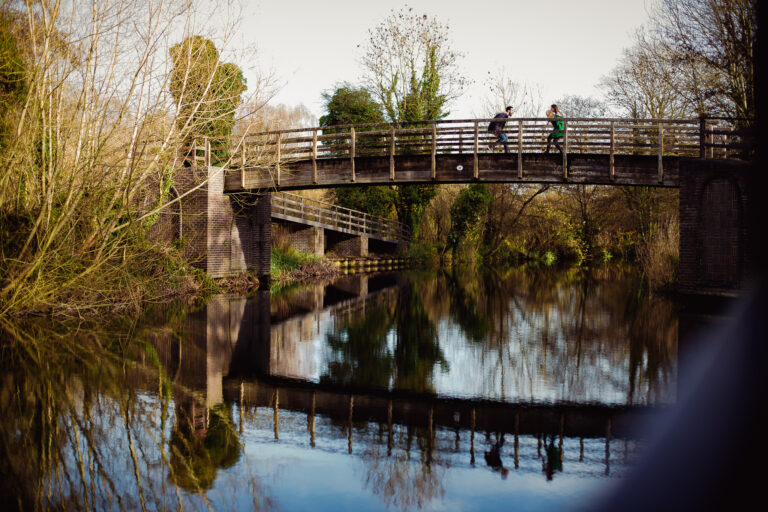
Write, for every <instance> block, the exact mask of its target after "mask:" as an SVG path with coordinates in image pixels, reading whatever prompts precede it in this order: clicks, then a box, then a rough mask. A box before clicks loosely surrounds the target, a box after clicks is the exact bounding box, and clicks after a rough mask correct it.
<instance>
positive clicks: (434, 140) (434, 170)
mask: <svg viewBox="0 0 768 512" xmlns="http://www.w3.org/2000/svg"><path fill="white" fill-rule="evenodd" d="M430 160H431V161H430V165H431V167H432V169H431V170H432V179H433V180H434V179H437V161H436V160H437V124H435V123H432V154H431V159H430Z"/></svg>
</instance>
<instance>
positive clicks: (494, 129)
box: [488, 107, 515, 153]
mask: <svg viewBox="0 0 768 512" xmlns="http://www.w3.org/2000/svg"><path fill="white" fill-rule="evenodd" d="M514 111H515V109H514V108H513V107H507V108H506V111H505V112H499V113H498V114H496V115H495V116H493V118H494V119H508V118H510V117H512V113H513V112H514ZM506 124H507V122H506V121H491V123H490V124H489V125H488V131H489V132H491V133H493V134H494V135H496V137H497V138H496V142H491V143H490V144H488V149H490V150H491V151H493V150H494V149H495V148H496V144H498V143H499V142H501V143H502V144H503V145H504V152H505V153H509V144H508V143H509V139H508V138H507V134H506V133H504V126H506Z"/></svg>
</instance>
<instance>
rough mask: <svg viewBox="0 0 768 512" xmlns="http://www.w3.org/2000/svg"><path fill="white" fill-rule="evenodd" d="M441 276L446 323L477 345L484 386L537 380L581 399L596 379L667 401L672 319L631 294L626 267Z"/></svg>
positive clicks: (522, 388) (658, 303)
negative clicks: (447, 304)
mask: <svg viewBox="0 0 768 512" xmlns="http://www.w3.org/2000/svg"><path fill="white" fill-rule="evenodd" d="M447 277H448V279H449V282H450V284H449V290H450V293H451V315H452V318H453V320H454V321H455V322H456V323H457V324H458V326H459V327H460V328H461V329H462V331H463V332H464V333H465V335H466V336H467V338H468V339H469V340H470V341H471V342H473V343H475V344H477V345H480V346H482V366H483V367H484V368H485V379H486V382H487V383H486V386H490V389H488V390H487V391H488V392H491V393H498V392H499V389H501V392H502V398H503V397H504V396H503V394H504V392H505V391H504V390H505V389H507V388H508V387H509V386H512V387H511V389H512V390H514V391H517V392H518V393H520V394H521V395H523V394H525V393H526V392H527V393H530V394H531V397H533V394H534V392H535V390H534V387H535V386H536V385H537V384H536V383H537V382H539V384H538V385H539V386H541V385H546V386H549V387H551V388H553V389H554V388H556V389H558V390H560V391H559V392H562V393H563V396H562V397H561V398H564V399H569V400H579V399H586V398H590V396H589V393H591V392H592V391H593V390H594V387H595V385H596V384H599V383H601V382H602V383H609V384H610V387H612V388H613V389H623V390H626V396H625V399H626V401H627V402H628V403H637V402H656V401H659V400H664V399H665V398H666V397H664V396H663V395H664V392H665V391H667V390H669V389H670V385H671V384H672V382H671V381H672V378H671V377H673V376H674V367H675V358H676V350H677V318H676V315H675V314H674V311H673V305H672V303H671V302H670V301H668V300H664V299H663V298H659V297H653V296H645V295H642V294H638V290H640V289H641V288H640V287H639V285H638V283H636V282H633V279H634V277H633V276H632V275H631V274H628V273H626V272H621V271H615V270H612V269H610V268H609V269H606V270H602V271H597V272H592V273H589V272H583V271H580V270H578V269H571V270H568V271H565V272H540V271H536V272H527V271H525V270H524V269H519V268H518V269H509V270H506V271H504V272H503V273H501V274H500V273H498V272H495V271H493V270H491V271H487V272H485V273H482V274H479V275H475V274H472V273H471V272H467V271H461V272H454V273H452V274H451V275H449V276H447ZM542 382H543V383H545V384H542ZM546 383H548V384H546Z"/></svg>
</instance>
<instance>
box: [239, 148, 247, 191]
mask: <svg viewBox="0 0 768 512" xmlns="http://www.w3.org/2000/svg"><path fill="white" fill-rule="evenodd" d="M240 144H241V145H242V147H241V148H240V154H241V156H242V159H243V168H242V169H240V185H241V187H242V188H243V189H245V164H246V162H247V161H248V158H247V155H246V149H245V137H243V140H241V141H240Z"/></svg>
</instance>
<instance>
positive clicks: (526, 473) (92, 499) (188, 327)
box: [0, 266, 679, 511]
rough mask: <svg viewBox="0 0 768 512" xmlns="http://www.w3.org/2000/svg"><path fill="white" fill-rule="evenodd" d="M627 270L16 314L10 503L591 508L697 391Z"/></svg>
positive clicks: (416, 278)
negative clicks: (647, 427)
mask: <svg viewBox="0 0 768 512" xmlns="http://www.w3.org/2000/svg"><path fill="white" fill-rule="evenodd" d="M678 316H679V315H678V307H677V305H676V304H675V303H674V301H673V300H672V299H670V298H667V297H664V296H660V295H651V294H648V293H646V292H644V291H643V288H642V285H641V282H640V279H639V277H638V276H637V275H636V273H634V272H632V271H631V270H628V269H623V268H621V267H618V266H608V267H604V268H600V269H596V270H592V271H589V272H587V271H583V270H580V269H575V268H572V269H560V270H557V269H551V268H547V269H537V270H532V269H525V268H517V269H503V270H500V269H496V270H485V271H476V270H470V269H457V270H453V271H443V272H437V273H434V272H433V273H427V272H382V273H376V274H366V275H347V276H344V277H343V278H341V279H339V280H337V281H336V282H334V283H330V284H326V285H316V286H305V287H297V288H294V289H291V290H288V291H286V292H284V293H281V294H280V295H279V296H270V294H269V293H268V292H259V293H256V294H255V295H254V296H252V297H250V298H245V297H234V296H216V297H214V298H213V299H212V300H211V301H210V302H208V303H207V304H206V305H205V306H203V307H190V306H178V305H177V306H173V307H165V308H159V309H158V310H157V311H154V312H153V313H152V314H146V315H143V316H142V317H141V318H138V319H125V318H121V319H114V320H110V319H105V320H104V321H103V322H100V323H99V325H95V326H94V325H91V324H88V325H87V326H86V325H85V324H78V325H73V324H68V325H66V326H53V325H48V324H42V323H41V322H34V323H33V322H27V323H25V324H24V325H11V324H7V323H5V324H3V325H2V329H0V336H2V338H3V340H2V347H3V352H2V359H0V361H1V362H0V364H2V370H3V379H2V381H1V382H0V407H1V409H0V413H1V414H2V415H3V419H2V423H1V424H0V425H2V427H0V434H2V439H3V445H2V450H3V452H4V453H1V454H0V455H2V457H0V458H2V460H3V467H2V474H3V476H4V478H2V484H0V492H1V493H2V497H3V498H5V499H6V501H7V500H8V499H10V500H12V501H16V502H17V503H19V504H21V505H22V506H23V507H24V508H31V507H34V506H35V505H43V506H45V507H52V508H60V507H61V508H74V509H83V510H91V509H95V510H105V509H117V510H144V509H146V510H169V509H182V508H183V509H184V510H205V509H208V508H211V509H213V510H283V511H285V510H334V511H336V510H361V509H364V510H418V509H423V510H491V509H497V510H498V509H502V510H506V509H509V508H510V507H511V504H514V507H513V508H514V509H515V510H553V509H556V510H589V509H591V508H592V507H593V506H594V504H595V503H597V502H599V501H600V500H601V499H603V498H604V497H605V496H606V495H607V494H608V493H610V492H611V490H612V489H614V488H615V487H616V486H617V485H618V484H620V483H621V482H622V481H623V480H624V479H625V478H626V475H627V474H628V472H629V471H631V469H632V467H633V463H634V462H635V461H636V460H637V459H638V457H641V456H642V454H643V448H644V443H645V439H644V435H643V433H642V432H641V431H639V430H638V426H639V425H640V424H642V423H643V422H645V421H647V420H649V419H652V418H654V417H656V416H657V415H659V414H663V413H664V411H665V410H667V409H669V408H670V407H672V406H674V404H675V402H676V400H677V395H678V392H679V391H678V331H679V318H678Z"/></svg>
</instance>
